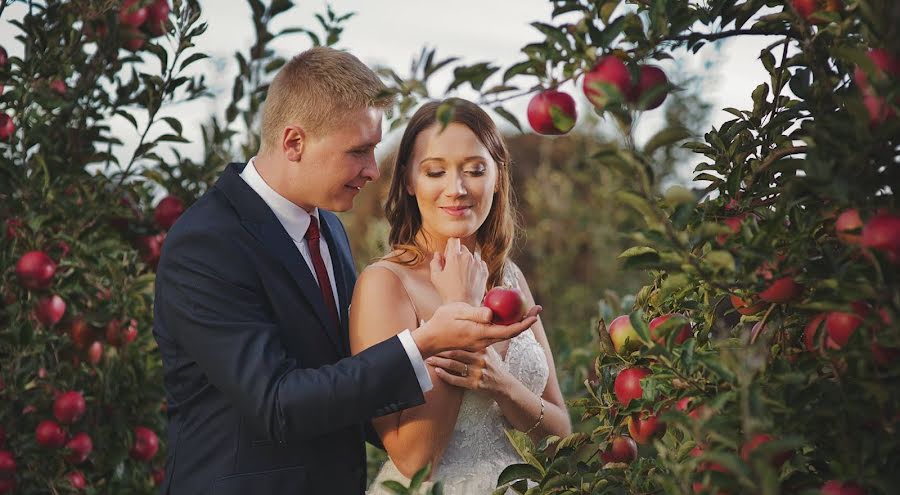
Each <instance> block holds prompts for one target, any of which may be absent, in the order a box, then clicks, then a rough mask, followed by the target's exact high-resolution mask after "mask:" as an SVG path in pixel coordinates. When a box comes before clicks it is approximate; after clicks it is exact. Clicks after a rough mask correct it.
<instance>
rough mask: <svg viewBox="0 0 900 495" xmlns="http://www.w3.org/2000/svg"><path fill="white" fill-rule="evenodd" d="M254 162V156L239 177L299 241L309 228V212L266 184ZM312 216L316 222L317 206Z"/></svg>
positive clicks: (295, 239) (293, 237) (296, 240)
mask: <svg viewBox="0 0 900 495" xmlns="http://www.w3.org/2000/svg"><path fill="white" fill-rule="evenodd" d="M255 162H256V157H255V156H254V157H253V158H251V159H250V161H249V162H248V163H247V166H246V167H244V171H243V172H241V178H242V179H244V182H246V183H247V185H249V186H250V188H251V189H253V190H254V191H256V194H259V197H261V198H262V200H263V201H265V203H266V204H267V205H269V208H271V209H272V212H273V213H275V217H276V218H278V221H279V222H281V225H283V226H284V230H286V231H287V233H288V235H289V236H291V239H293V240H294V241H295V242H300V241H301V240H303V237H304V236H305V235H306V230H307V229H309V222H310V220H309V219H310V213H308V212H307V211H306V210H304V209H303V208H301V207H299V206H297V205H295V204H294V203H292V202H291V201H290V200H289V199H287V198H285V197H284V196H282V195H280V194H278V193H277V192H276V191H275V190H274V189H272V187H271V186H269V185H268V184H266V181H265V180H264V179H263V178H262V176H261V175H259V171H257V170H256V165H255ZM312 216H314V217H316V221H317V222H318V221H319V209H318V208H316V209H314V210H313V212H312ZM319 223H321V222H319Z"/></svg>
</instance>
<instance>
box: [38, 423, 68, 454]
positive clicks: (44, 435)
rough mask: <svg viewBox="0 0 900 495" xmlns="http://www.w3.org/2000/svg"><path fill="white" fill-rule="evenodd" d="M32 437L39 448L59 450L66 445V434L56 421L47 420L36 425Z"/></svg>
mask: <svg viewBox="0 0 900 495" xmlns="http://www.w3.org/2000/svg"><path fill="white" fill-rule="evenodd" d="M34 437H35V440H36V441H37V444H38V445H40V446H41V447H47V448H59V447H62V446H63V445H65V443H66V432H65V431H63V429H62V427H61V426H59V424H57V423H56V421H52V420H49V419H45V420H44V421H41V422H40V423H38V425H37V428H35V430H34Z"/></svg>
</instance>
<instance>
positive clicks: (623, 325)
mask: <svg viewBox="0 0 900 495" xmlns="http://www.w3.org/2000/svg"><path fill="white" fill-rule="evenodd" d="M609 338H610V340H612V343H613V347H614V348H615V349H616V352H617V353H618V354H627V353H629V352H631V351H635V350H637V349H638V348H639V347H640V346H641V340H640V337H638V333H637V331H636V330H635V329H634V327H633V326H631V320H630V319H629V317H628V315H622V316H619V317H616V319H614V320H613V321H612V323H610V324H609Z"/></svg>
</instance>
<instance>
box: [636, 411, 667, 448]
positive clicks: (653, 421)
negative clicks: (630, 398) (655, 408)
mask: <svg viewBox="0 0 900 495" xmlns="http://www.w3.org/2000/svg"><path fill="white" fill-rule="evenodd" d="M665 431H666V425H665V424H664V423H663V422H662V421H660V420H659V418H657V417H656V415H654V414H650V412H649V411H641V412H639V413H633V414H632V415H631V416H629V417H628V433H630V434H631V437H632V438H634V441H636V442H637V443H639V444H641V445H644V444H647V443H650V440H651V439H653V437H655V436H656V435H657V434H659V435H661V434H663V433H664V432H665Z"/></svg>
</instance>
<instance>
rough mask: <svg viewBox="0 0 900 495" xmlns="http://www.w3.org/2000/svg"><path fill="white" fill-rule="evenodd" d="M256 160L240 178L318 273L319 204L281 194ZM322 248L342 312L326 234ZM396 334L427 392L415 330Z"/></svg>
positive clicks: (427, 380)
mask: <svg viewBox="0 0 900 495" xmlns="http://www.w3.org/2000/svg"><path fill="white" fill-rule="evenodd" d="M255 161H256V157H253V158H251V159H250V162H248V163H247V166H246V167H244V171H243V172H241V178H242V179H244V182H246V183H247V185H249V186H250V188H251V189H253V190H254V191H255V192H256V194H258V195H259V197H260V198H262V200H263V201H264V202H265V203H266V205H268V206H269V208H270V209H271V210H272V212H273V213H275V217H276V218H277V219H278V221H279V222H281V225H282V226H284V230H286V231H287V233H288V235H289V236H290V237H291V240H293V241H294V245H295V246H297V250H298V251H300V255H301V256H302V257H303V260H304V261H306V266H308V267H309V271H310V273H313V274H315V273H316V270H315V267H314V266H313V263H312V258H311V256H310V253H309V244H308V243H307V242H306V231H307V229H309V224H310V216H314V217H316V221H318V222H319V229H320V230H321V229H322V227H321V225H322V222H321V220H320V219H319V209H318V208H316V209H315V210H313V212H312V213H309V212H307V211H306V210H304V209H303V208H301V207H299V206H297V205H295V204H294V203H292V202H291V201H290V200H288V199H287V198H285V197H284V196H282V195H280V194H278V193H277V192H276V191H275V190H274V189H272V187H271V186H269V184H266V181H265V180H264V179H263V178H262V176H261V175H259V172H258V171H257V170H256V165H255ZM319 250H320V251H321V254H322V259H323V260H324V261H325V269H326V270H327V271H328V279H329V280H330V281H331V291H332V293H333V294H334V300H335V301H337V306H338V313H340V308H341V305H342V304H347V303H348V301H341V300H340V298H339V297H338V293H337V284H336V283H335V282H334V267H333V266H332V264H331V254H330V252H329V251H328V242H327V241H326V240H325V236H324V235H323V236H321V237H320V238H319ZM313 279H316V277H315V276H313ZM316 283H317V284H318V283H319V281H318V280H316ZM338 317H339V318H340V315H338ZM397 337H399V338H400V343H401V344H402V345H403V349H404V350H405V351H406V354H407V355H408V356H409V362H410V363H412V367H413V370H415V372H416V379H417V380H418V382H419V387H421V388H422V392H423V393H424V392H428V391H429V390H431V389H432V388H433V386H434V385H433V384H432V383H431V377H430V376H429V375H428V369H427V368H426V367H425V361H424V360H423V359H422V353H421V352H419V348H418V347H417V346H416V343H415V341H414V340H413V338H412V334H411V333H410V331H409V329H406V330H403V331H402V332H400V334H398V335H397Z"/></svg>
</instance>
